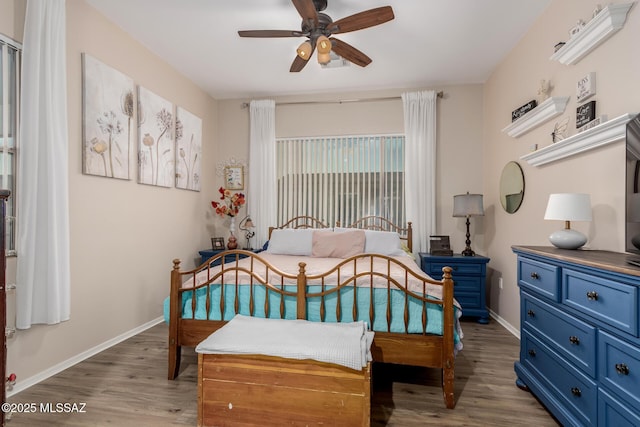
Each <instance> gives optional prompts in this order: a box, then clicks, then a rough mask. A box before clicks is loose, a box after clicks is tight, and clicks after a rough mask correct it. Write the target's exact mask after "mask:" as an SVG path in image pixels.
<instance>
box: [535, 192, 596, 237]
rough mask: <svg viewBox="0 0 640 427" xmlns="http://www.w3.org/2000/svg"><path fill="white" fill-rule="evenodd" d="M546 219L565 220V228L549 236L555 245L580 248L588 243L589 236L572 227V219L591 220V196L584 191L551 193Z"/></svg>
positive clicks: (545, 214)
mask: <svg viewBox="0 0 640 427" xmlns="http://www.w3.org/2000/svg"><path fill="white" fill-rule="evenodd" d="M544 219H550V220H559V221H564V224H565V226H564V229H563V230H558V231H555V232H553V233H551V235H550V236H549V241H550V242H551V243H552V244H553V245H554V246H555V247H558V248H561V249H578V248H580V247H582V246H584V244H585V243H587V236H585V235H584V234H582V233H581V232H579V231H577V230H573V229H571V221H591V196H589V195H588V194H583V193H557V194H550V195H549V202H548V203H547V210H546V212H545V213H544Z"/></svg>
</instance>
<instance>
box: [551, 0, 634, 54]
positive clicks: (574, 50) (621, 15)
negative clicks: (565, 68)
mask: <svg viewBox="0 0 640 427" xmlns="http://www.w3.org/2000/svg"><path fill="white" fill-rule="evenodd" d="M634 3H635V2H631V3H626V4H610V5H609V6H607V7H605V8H604V9H602V10H601V11H600V13H598V14H597V15H596V16H595V17H594V18H593V19H592V20H591V21H589V22H587V23H586V24H585V26H584V27H583V28H582V29H581V30H580V32H578V34H576V35H574V36H573V37H571V38H570V39H569V41H568V42H567V43H566V44H565V45H564V46H562V47H561V48H560V49H558V51H557V52H555V53H554V54H553V55H552V56H551V58H550V59H551V60H553V61H558V62H560V63H561V64H565V65H571V64H575V63H576V62H578V61H580V60H581V59H582V58H583V57H585V56H586V55H587V54H588V53H589V52H591V51H592V50H593V49H595V48H596V47H598V46H599V45H600V44H601V43H603V42H604V41H605V40H607V39H608V38H609V37H611V36H612V35H614V34H615V33H616V32H618V31H619V30H620V29H622V27H624V23H625V21H626V20H627V12H628V11H629V9H631V6H633V4H634Z"/></svg>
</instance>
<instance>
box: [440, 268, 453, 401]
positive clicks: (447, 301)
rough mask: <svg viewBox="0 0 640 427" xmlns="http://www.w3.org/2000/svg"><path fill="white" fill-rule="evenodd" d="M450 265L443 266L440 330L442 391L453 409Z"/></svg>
mask: <svg viewBox="0 0 640 427" xmlns="http://www.w3.org/2000/svg"><path fill="white" fill-rule="evenodd" d="M452 270H453V269H452V268H451V267H443V268H442V272H443V273H444V274H443V276H442V278H443V281H444V284H443V292H442V301H443V302H444V305H443V308H442V312H443V316H444V324H443V330H442V393H443V394H444V403H445V405H446V406H447V408H449V409H453V408H454V407H455V405H456V402H455V399H454V395H453V380H454V377H455V371H454V363H455V358H454V354H453V348H454V341H453V330H454V327H455V326H454V319H453V316H454V310H453V279H452V278H451V271H452Z"/></svg>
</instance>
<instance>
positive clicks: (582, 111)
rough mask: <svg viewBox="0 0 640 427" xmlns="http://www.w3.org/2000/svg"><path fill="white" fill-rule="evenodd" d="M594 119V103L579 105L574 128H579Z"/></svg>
mask: <svg viewBox="0 0 640 427" xmlns="http://www.w3.org/2000/svg"><path fill="white" fill-rule="evenodd" d="M595 118H596V101H589V102H587V103H586V104H582V105H580V106H579V107H578V108H577V109H576V128H581V127H582V126H584V125H586V124H587V123H589V122H590V121H591V120H593V119H595Z"/></svg>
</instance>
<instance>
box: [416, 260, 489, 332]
mask: <svg viewBox="0 0 640 427" xmlns="http://www.w3.org/2000/svg"><path fill="white" fill-rule="evenodd" d="M488 262H489V258H487V257H483V256H480V255H475V256H463V255H460V254H456V255H453V256H439V255H431V254H428V253H423V252H421V253H420V268H422V271H424V272H425V273H427V274H428V275H429V276H431V277H433V278H434V279H436V280H441V279H442V267H445V266H448V267H451V268H452V269H453V273H452V274H453V296H454V298H455V299H456V300H457V301H458V302H459V303H460V305H461V306H462V315H463V316H465V317H467V316H470V317H477V318H478V323H482V324H486V323H489V310H487V303H486V293H485V289H486V283H485V282H486V276H487V263H488Z"/></svg>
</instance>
